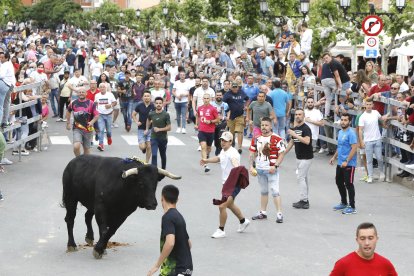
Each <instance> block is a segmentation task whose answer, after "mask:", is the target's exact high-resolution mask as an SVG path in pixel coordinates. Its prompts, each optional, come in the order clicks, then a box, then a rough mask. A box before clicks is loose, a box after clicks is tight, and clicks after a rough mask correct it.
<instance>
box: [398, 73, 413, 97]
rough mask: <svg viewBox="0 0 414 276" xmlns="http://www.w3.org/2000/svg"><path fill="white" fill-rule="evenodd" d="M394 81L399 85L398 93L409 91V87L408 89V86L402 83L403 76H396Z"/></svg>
mask: <svg viewBox="0 0 414 276" xmlns="http://www.w3.org/2000/svg"><path fill="white" fill-rule="evenodd" d="M396 81H397V82H398V84H399V85H400V91H399V92H400V93H404V92H406V91H408V90H410V87H408V84H406V83H405V81H404V76H402V75H397V76H396Z"/></svg>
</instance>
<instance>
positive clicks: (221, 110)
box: [211, 101, 229, 118]
mask: <svg viewBox="0 0 414 276" xmlns="http://www.w3.org/2000/svg"><path fill="white" fill-rule="evenodd" d="M211 105H212V106H214V107H215V108H216V109H217V113H218V114H219V115H221V116H223V118H225V117H226V115H227V111H229V105H228V104H227V103H225V102H223V101H222V102H221V104H218V103H217V102H215V101H214V102H212V103H211Z"/></svg>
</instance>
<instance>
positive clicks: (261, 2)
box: [259, 0, 310, 24]
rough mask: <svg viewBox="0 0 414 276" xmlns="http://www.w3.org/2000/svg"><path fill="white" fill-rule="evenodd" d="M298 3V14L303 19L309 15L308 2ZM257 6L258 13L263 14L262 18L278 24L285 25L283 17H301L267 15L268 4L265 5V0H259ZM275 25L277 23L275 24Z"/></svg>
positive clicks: (304, 0)
mask: <svg viewBox="0 0 414 276" xmlns="http://www.w3.org/2000/svg"><path fill="white" fill-rule="evenodd" d="M299 3H300V12H301V13H302V15H303V18H305V17H306V15H307V14H308V13H309V5H310V0H299ZM259 5H260V12H261V13H262V14H263V16H264V17H268V18H269V19H271V20H275V21H276V20H277V21H278V22H282V24H283V23H285V21H286V20H285V17H290V18H301V17H302V16H298V15H286V16H284V15H269V4H268V3H267V1H266V0H259ZM276 24H277V23H276Z"/></svg>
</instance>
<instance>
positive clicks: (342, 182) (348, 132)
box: [329, 114, 358, 215]
mask: <svg viewBox="0 0 414 276" xmlns="http://www.w3.org/2000/svg"><path fill="white" fill-rule="evenodd" d="M350 124H351V115H349V114H342V116H341V128H342V129H341V130H340V131H339V134H338V149H337V150H336V152H335V154H334V156H332V158H331V160H329V163H330V164H331V165H333V163H334V162H335V159H336V158H337V157H338V164H337V166H336V176H335V180H336V186H338V190H339V195H340V196H341V203H339V204H338V205H336V206H334V207H333V209H334V211H342V214H344V215H350V214H356V209H355V187H354V173H355V167H356V165H357V155H356V154H355V153H356V151H357V148H358V139H357V136H356V133H355V131H354V130H353V129H351V128H350V127H349V125H350ZM347 191H348V196H349V205H348V201H347V197H346V192H347Z"/></svg>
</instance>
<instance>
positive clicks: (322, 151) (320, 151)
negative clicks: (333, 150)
mask: <svg viewBox="0 0 414 276" xmlns="http://www.w3.org/2000/svg"><path fill="white" fill-rule="evenodd" d="M325 151H326V149H324V148H321V149H320V150H319V151H318V153H324V152H325Z"/></svg>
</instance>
